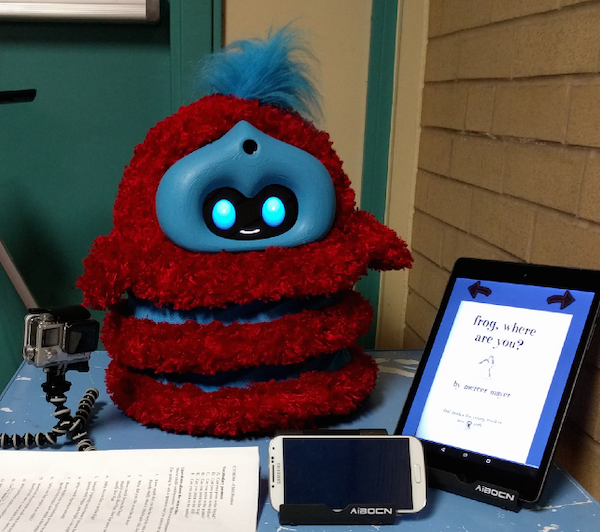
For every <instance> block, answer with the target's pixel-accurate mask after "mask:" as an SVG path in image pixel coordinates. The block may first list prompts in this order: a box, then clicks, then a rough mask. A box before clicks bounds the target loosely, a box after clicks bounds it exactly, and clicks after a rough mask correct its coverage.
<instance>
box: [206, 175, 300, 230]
mask: <svg viewBox="0 0 600 532" xmlns="http://www.w3.org/2000/svg"><path fill="white" fill-rule="evenodd" d="M202 213H203V216H204V221H205V222H206V226H207V227H208V229H209V230H210V231H211V232H212V233H214V234H215V235H217V236H220V237H223V238H229V239H232V240H257V239H263V238H270V237H273V236H277V235H281V234H283V233H285V232H287V231H289V230H290V229H291V228H292V227H293V226H294V224H295V223H296V220H297V219H298V200H297V199H296V196H295V195H294V193H293V192H292V191H291V190H290V189H289V188H286V187H284V186H281V185H269V186H267V187H265V188H263V189H262V190H261V191H260V192H259V193H258V194H256V195H255V196H253V197H251V198H247V197H246V196H244V195H243V194H242V193H241V192H240V191H238V190H236V189H234V188H229V187H226V188H219V189H217V190H214V191H213V192H211V193H210V194H209V195H208V196H207V197H206V200H205V201H204V205H203V207H202Z"/></svg>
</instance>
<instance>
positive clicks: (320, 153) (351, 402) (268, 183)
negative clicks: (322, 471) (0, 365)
mask: <svg viewBox="0 0 600 532" xmlns="http://www.w3.org/2000/svg"><path fill="white" fill-rule="evenodd" d="M293 43H294V35H293V34H290V32H288V31H280V32H278V33H277V34H275V35H274V36H273V37H272V38H271V39H269V40H267V41H258V40H255V41H244V42H242V43H235V44H234V45H233V46H232V47H230V48H228V49H226V50H225V51H223V52H221V53H219V54H217V56H215V57H214V58H213V62H212V63H211V64H210V68H211V69H212V70H211V71H209V73H208V74H207V76H208V78H209V80H210V84H211V86H212V92H213V93H212V94H210V95H208V96H205V97H203V98H201V99H200V100H199V101H197V102H195V103H192V104H191V105H188V106H186V107H182V108H181V109H180V110H179V111H178V112H177V113H175V114H174V115H172V116H170V117H168V118H166V119H165V120H163V121H161V122H159V123H158V124H157V125H156V126H155V127H153V128H152V129H151V130H150V131H149V132H148V135H147V137H146V139H145V140H144V142H142V144H140V145H139V146H137V147H136V149H135V152H134V156H133V158H132V160H131V163H130V165H129V166H128V167H127V168H126V170H125V173H124V176H123V179H122V181H121V183H120V186H119V191H118V195H117V199H116V202H115V205H114V212H113V220H114V227H113V229H112V231H111V232H110V234H109V235H108V236H100V237H98V238H97V239H96V241H95V242H94V244H93V247H92V250H91V252H90V254H89V256H88V257H87V258H86V259H85V260H84V269H85V272H84V274H83V276H82V277H81V278H80V279H79V281H78V286H79V287H80V288H81V289H82V291H83V293H84V296H85V299H84V304H85V305H87V306H89V307H92V308H96V309H106V310H108V313H107V315H106V317H105V320H104V325H103V329H102V340H103V342H104V346H105V348H106V349H107V351H108V353H109V355H110V357H111V359H112V360H111V362H110V365H109V367H108V369H107V377H106V383H107V388H108V391H109V393H110V394H111V397H112V399H113V401H114V402H115V404H116V405H117V406H118V407H119V408H121V409H122V410H123V412H125V413H126V414H127V415H128V416H130V417H132V418H134V419H136V420H137V421H139V422H141V423H143V424H146V425H149V426H158V427H160V428H162V429H164V430H169V431H175V432H181V433H188V434H213V435H218V436H238V435H241V434H249V433H269V432H273V431H274V430H276V429H296V428H301V427H303V426H307V425H312V424H314V423H315V422H316V421H317V420H318V419H319V418H322V417H324V416H328V415H343V414H348V413H350V412H352V411H354V410H355V409H356V408H357V406H358V405H359V404H360V403H361V402H362V401H363V400H364V399H365V398H366V397H367V396H368V395H369V393H370V392H371V390H372V389H373V387H374V386H375V380H376V374H377V366H376V364H375V362H374V360H373V359H372V358H371V357H370V356H368V355H366V354H365V353H364V352H363V350H362V349H361V347H359V346H358V344H357V343H356V340H357V339H358V338H359V337H360V336H362V335H363V334H365V333H366V332H367V331H368V329H369V326H370V323H371V321H372V309H371V307H370V305H369V303H368V302H367V301H366V300H365V299H364V298H363V297H362V296H361V295H360V294H359V293H358V292H356V291H354V290H353V286H354V284H355V283H356V282H357V281H358V280H359V279H360V278H361V276H363V275H365V274H366V272H367V269H368V268H372V269H377V270H389V269H400V268H404V267H409V266H410V264H411V262H412V259H411V255H410V253H409V251H408V249H407V246H406V244H405V242H404V241H402V240H401V239H400V238H398V236H397V235H396V234H395V233H394V232H393V231H392V230H390V229H388V228H387V227H385V226H384V225H382V224H381V223H379V222H378V221H376V220H375V218H374V217H373V216H372V215H370V214H368V213H367V212H364V211H360V210H357V208H356V206H355V201H354V192H353V191H352V189H351V188H350V182H349V179H348V177H347V176H346V174H345V173H344V170H343V169H342V163H341V161H340V159H339V158H338V156H337V155H336V153H335V151H334V150H333V149H332V145H331V141H330V139H329V136H328V135H327V134H326V133H325V132H323V131H319V130H317V129H316V128H315V126H314V125H313V124H312V122H310V121H309V120H308V119H307V118H306V115H307V112H306V111H307V107H308V104H310V103H311V102H310V100H311V99H313V100H314V98H315V93H314V91H313V89H312V86H311V84H310V82H309V81H308V78H307V76H306V69H305V65H303V64H302V63H299V62H298V61H294V60H292V59H290V54H291V53H292V52H293V51H294V50H295V49H294V46H293ZM265 57H267V58H269V61H264V58H265ZM261 69H262V70H264V69H267V70H268V71H267V72H263V71H262V70H261ZM215 73H216V74H215ZM249 78H252V79H255V80H259V81H255V82H252V79H250V81H249ZM290 79H291V80H292V82H290ZM264 80H269V81H268V83H267V85H268V87H265V81H264ZM307 100H308V104H307Z"/></svg>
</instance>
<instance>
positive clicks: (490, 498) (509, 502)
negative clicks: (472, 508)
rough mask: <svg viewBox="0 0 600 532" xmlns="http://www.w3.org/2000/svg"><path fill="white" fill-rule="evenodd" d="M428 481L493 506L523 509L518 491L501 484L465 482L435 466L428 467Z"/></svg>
mask: <svg viewBox="0 0 600 532" xmlns="http://www.w3.org/2000/svg"><path fill="white" fill-rule="evenodd" d="M427 481H428V483H429V486H431V487H433V488H438V489H441V490H444V491H449V492H451V493H456V494H457V495H462V496H463V497H468V498H469V499H474V500H476V501H480V502H485V503H487V504H492V505H493V506H499V507H500V508H504V509H505V510H511V511H512V512H518V511H519V510H520V509H521V503H520V500H519V493H518V492H516V491H514V490H511V489H507V488H503V487H501V486H495V485H494V484H490V483H488V482H483V481H480V480H475V481H472V482H468V481H467V482H465V481H462V480H461V479H459V478H458V477H457V476H456V475H455V474H454V473H450V472H449V471H443V470H441V469H436V468H433V467H428V468H427Z"/></svg>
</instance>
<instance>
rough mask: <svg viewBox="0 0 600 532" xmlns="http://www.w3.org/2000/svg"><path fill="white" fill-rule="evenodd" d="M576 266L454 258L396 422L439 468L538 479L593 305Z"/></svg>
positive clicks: (594, 283)
mask: <svg viewBox="0 0 600 532" xmlns="http://www.w3.org/2000/svg"><path fill="white" fill-rule="evenodd" d="M478 269H479V270H480V272H479V275H477V271H478ZM503 270H504V271H503ZM576 272H581V271H580V270H565V269H562V268H549V267H548V268H546V267H536V266H531V265H522V264H521V265H517V264H515V265H512V264H511V265H507V264H506V263H497V262H491V261H475V260H468V261H464V260H463V261H459V263H457V267H456V268H455V270H454V272H453V275H452V277H451V279H450V283H449V285H448V288H447V291H446V294H445V296H444V300H443V302H442V306H441V308H440V311H439V313H438V317H437V319H436V323H435V325H434V329H433V330H432V333H431V336H430V339H429V342H428V345H427V348H426V350H425V353H424V357H423V360H422V362H421V365H420V367H419V371H418V372H417V376H416V378H415V383H414V385H413V388H412V389H411V393H410V394H409V399H408V401H407V405H406V407H405V410H404V412H403V414H402V417H401V421H400V425H399V429H400V431H401V432H402V434H408V435H414V436H416V437H418V438H419V439H421V440H423V441H424V442H426V443H427V445H426V449H427V451H428V456H429V455H431V458H433V462H434V463H435V464H436V467H441V468H443V469H444V468H446V467H447V469H448V470H454V472H455V473H457V474H461V473H462V472H465V471H467V472H469V474H470V476H471V478H472V479H475V478H480V477H481V479H483V480H487V481H488V482H494V481H496V482H498V485H500V486H503V485H506V483H507V482H509V483H510V482H511V474H512V475H513V478H514V483H515V484H516V485H515V486H506V487H510V488H512V489H515V490H516V491H522V490H523V478H520V477H523V476H525V477H528V478H532V479H537V480H535V481H532V482H531V484H532V487H531V488H529V487H528V488H527V491H528V492H531V491H535V490H537V489H538V487H539V488H541V485H540V486H538V485H537V484H540V483H541V482H542V481H543V477H544V476H545V471H541V473H540V470H542V469H544V468H545V467H546V465H547V464H546V462H548V461H549V458H548V455H549V451H550V454H551V451H552V450H553V448H554V443H555V440H556V436H557V435H558V429H559V428H560V423H561V422H562V419H563V416H562V413H563V412H564V409H565V408H566V403H568V398H569V396H570V392H571V389H572V385H573V383H574V379H575V376H576V374H577V370H578V368H579V365H580V362H581V357H582V354H583V351H584V348H585V346H586V344H587V341H588V337H589V335H590V331H591V325H592V323H593V318H594V317H595V314H596V311H597V305H598V297H597V291H598V275H599V274H598V272H592V273H593V275H583V274H580V275H576ZM474 274H475V275H474ZM503 276H505V277H506V278H505V279H503ZM586 283H587V285H589V286H587V285H586ZM494 471H497V472H498V474H497V475H496V474H495V473H494ZM495 477H497V479H496V478H495ZM536 495H537V494H536ZM529 496H531V493H529Z"/></svg>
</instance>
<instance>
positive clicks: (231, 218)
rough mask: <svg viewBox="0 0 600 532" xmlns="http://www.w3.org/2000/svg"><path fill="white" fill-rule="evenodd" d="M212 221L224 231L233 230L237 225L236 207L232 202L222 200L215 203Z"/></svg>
mask: <svg viewBox="0 0 600 532" xmlns="http://www.w3.org/2000/svg"><path fill="white" fill-rule="evenodd" d="M212 219H213V222H214V223H215V225H216V226H217V227H218V228H219V229H221V230H222V231H226V230H227V229H231V228H232V227H233V224H234V223H235V207H234V206H233V203H231V201H229V200H226V199H222V200H219V201H217V203H215V206H214V207H213V210H212Z"/></svg>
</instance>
